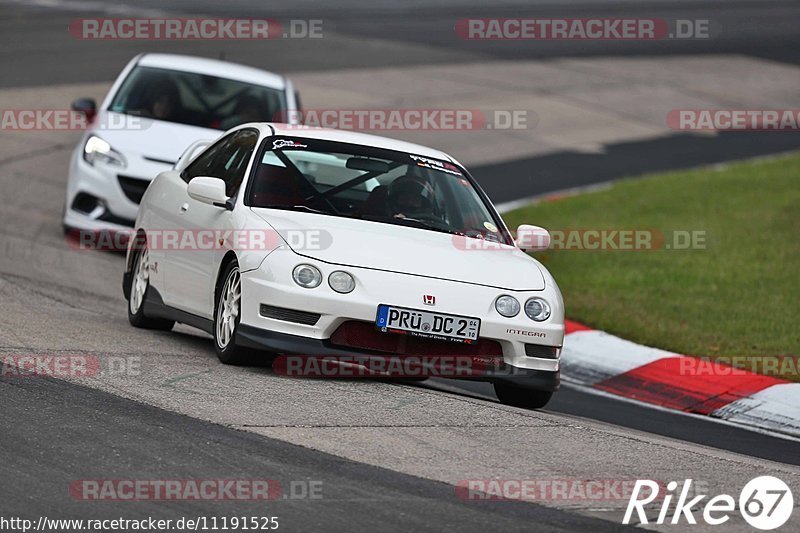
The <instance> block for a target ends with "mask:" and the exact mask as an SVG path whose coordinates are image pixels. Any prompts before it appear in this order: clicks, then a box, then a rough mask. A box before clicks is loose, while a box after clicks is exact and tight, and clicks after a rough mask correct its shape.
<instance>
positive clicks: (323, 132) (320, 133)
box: [261, 122, 457, 163]
mask: <svg viewBox="0 0 800 533" xmlns="http://www.w3.org/2000/svg"><path fill="white" fill-rule="evenodd" d="M261 126H262V127H264V129H266V127H271V128H272V129H273V130H274V131H275V135H285V136H287V137H295V138H306V139H320V140H326V141H337V142H344V143H350V144H358V145H365V146H374V147H375V148H384V149H386V150H396V151H398V152H406V153H410V154H415V155H421V156H425V157H432V158H435V159H443V160H445V161H452V162H454V163H457V161H456V160H455V159H453V158H452V157H450V156H449V155H447V154H446V153H444V152H442V151H440V150H435V149H433V148H429V147H427V146H422V145H421V144H414V143H410V142H406V141H400V140H397V139H390V138H389V137H381V136H379V135H370V134H368V133H359V132H357V131H350V130H337V129H332V128H317V127H313V126H291V125H288V124H279V123H274V122H270V123H264V124H261ZM265 133H267V134H269V133H270V132H269V131H265Z"/></svg>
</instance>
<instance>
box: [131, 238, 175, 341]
mask: <svg viewBox="0 0 800 533" xmlns="http://www.w3.org/2000/svg"><path fill="white" fill-rule="evenodd" d="M146 253H147V249H146V248H142V249H140V250H137V251H136V252H135V255H134V256H133V267H132V270H131V276H130V281H129V285H128V294H129V297H128V305H127V306H126V307H127V308H128V322H130V323H131V326H133V327H136V328H142V329H156V330H161V331H169V330H171V329H172V327H173V326H174V325H175V321H174V320H167V319H165V318H152V317H147V316H145V315H144V300H145V295H146V294H147V287H148V286H149V285H150V277H149V273H148V274H146V275H145V281H144V287H143V288H142V291H143V292H142V293H141V298H140V299H139V300H138V301H134V285H135V284H136V280H137V276H138V274H139V270H140V268H141V261H140V259H141V257H142V255H143V254H146ZM137 303H138V305H136V304H137ZM134 307H135V308H136V309H134Z"/></svg>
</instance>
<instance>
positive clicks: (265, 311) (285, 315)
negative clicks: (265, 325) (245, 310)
mask: <svg viewBox="0 0 800 533" xmlns="http://www.w3.org/2000/svg"><path fill="white" fill-rule="evenodd" d="M259 312H260V313H261V316H263V317H266V318H274V319H275V320H283V321H284V322H295V323H297V324H305V325H307V326H313V325H314V324H316V323H317V321H318V320H319V317H320V315H319V314H317V313H309V312H308V311H298V310H297V309H287V308H285V307H275V306H274V305H267V304H261V307H260V309H259Z"/></svg>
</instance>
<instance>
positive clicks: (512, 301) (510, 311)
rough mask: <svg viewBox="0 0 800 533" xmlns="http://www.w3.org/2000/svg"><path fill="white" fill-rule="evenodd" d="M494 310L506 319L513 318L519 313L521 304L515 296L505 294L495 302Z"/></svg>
mask: <svg viewBox="0 0 800 533" xmlns="http://www.w3.org/2000/svg"><path fill="white" fill-rule="evenodd" d="M494 308H495V309H497V312H498V313H500V314H501V315H503V316H504V317H508V318H511V317H512V316H517V314H518V313H519V302H518V301H517V299H516V298H514V297H513V296H509V295H507V294H504V295H503V296H501V297H499V298H498V299H497V300H495V301H494Z"/></svg>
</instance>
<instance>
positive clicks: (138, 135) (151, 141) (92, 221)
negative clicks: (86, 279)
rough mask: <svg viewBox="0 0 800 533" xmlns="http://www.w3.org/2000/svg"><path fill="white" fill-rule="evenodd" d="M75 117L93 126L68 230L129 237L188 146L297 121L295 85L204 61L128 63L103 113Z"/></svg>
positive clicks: (71, 184)
mask: <svg viewBox="0 0 800 533" xmlns="http://www.w3.org/2000/svg"><path fill="white" fill-rule="evenodd" d="M96 107H97V106H96V104H95V102H94V100H91V99H89V98H82V99H79V100H76V101H75V102H73V104H72V108H73V110H76V111H81V112H83V113H86V114H87V116H88V117H89V118H91V119H92V125H91V126H90V127H89V128H88V130H87V131H86V132H85V134H84V135H83V137H82V138H81V141H80V142H79V143H78V146H77V147H76V148H75V150H74V151H73V153H72V158H71V160H70V166H69V179H68V182H67V194H66V201H65V206H64V219H63V224H64V229H65V231H66V230H70V229H78V230H90V231H112V232H113V231H120V230H122V231H129V230H130V228H131V227H132V226H133V222H134V219H135V217H136V211H137V209H138V207H139V201H140V200H141V197H142V195H143V194H144V191H145V189H146V188H147V186H148V184H149V183H150V181H151V180H152V179H153V178H154V177H155V176H156V175H157V174H158V173H160V172H163V171H164V170H167V169H169V168H171V167H172V166H173V165H174V164H175V162H176V160H177V159H178V156H179V155H181V153H183V151H184V150H185V149H186V147H187V146H189V145H190V144H192V143H193V142H195V141H197V140H199V139H214V138H216V137H218V136H219V134H220V131H225V130H228V129H230V128H232V127H234V126H236V125H238V124H242V123H245V122H254V121H274V120H278V119H276V118H275V117H276V116H283V117H286V118H287V119H291V118H293V117H294V116H296V115H293V114H292V113H291V112H289V110H296V109H299V108H300V102H299V96H298V95H297V93H296V91H295V89H294V86H293V85H292V82H291V81H290V80H289V79H287V78H285V77H283V76H279V75H277V74H273V73H271V72H267V71H264V70H259V69H255V68H251V67H246V66H242V65H237V64H234V63H229V62H226V61H216V60H212V59H204V58H199V57H191V56H181V55H168V54H142V55H139V56H137V57H135V58H133V60H131V61H130V63H128V65H127V66H126V67H125V69H124V70H123V71H122V73H121V74H120V75H119V77H118V78H117V80H116V81H115V82H114V84H113V85H112V87H111V90H110V91H109V92H108V95H107V96H106V97H105V100H104V101H103V102H102V104H101V105H100V109H99V110H98V109H97V108H96Z"/></svg>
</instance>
